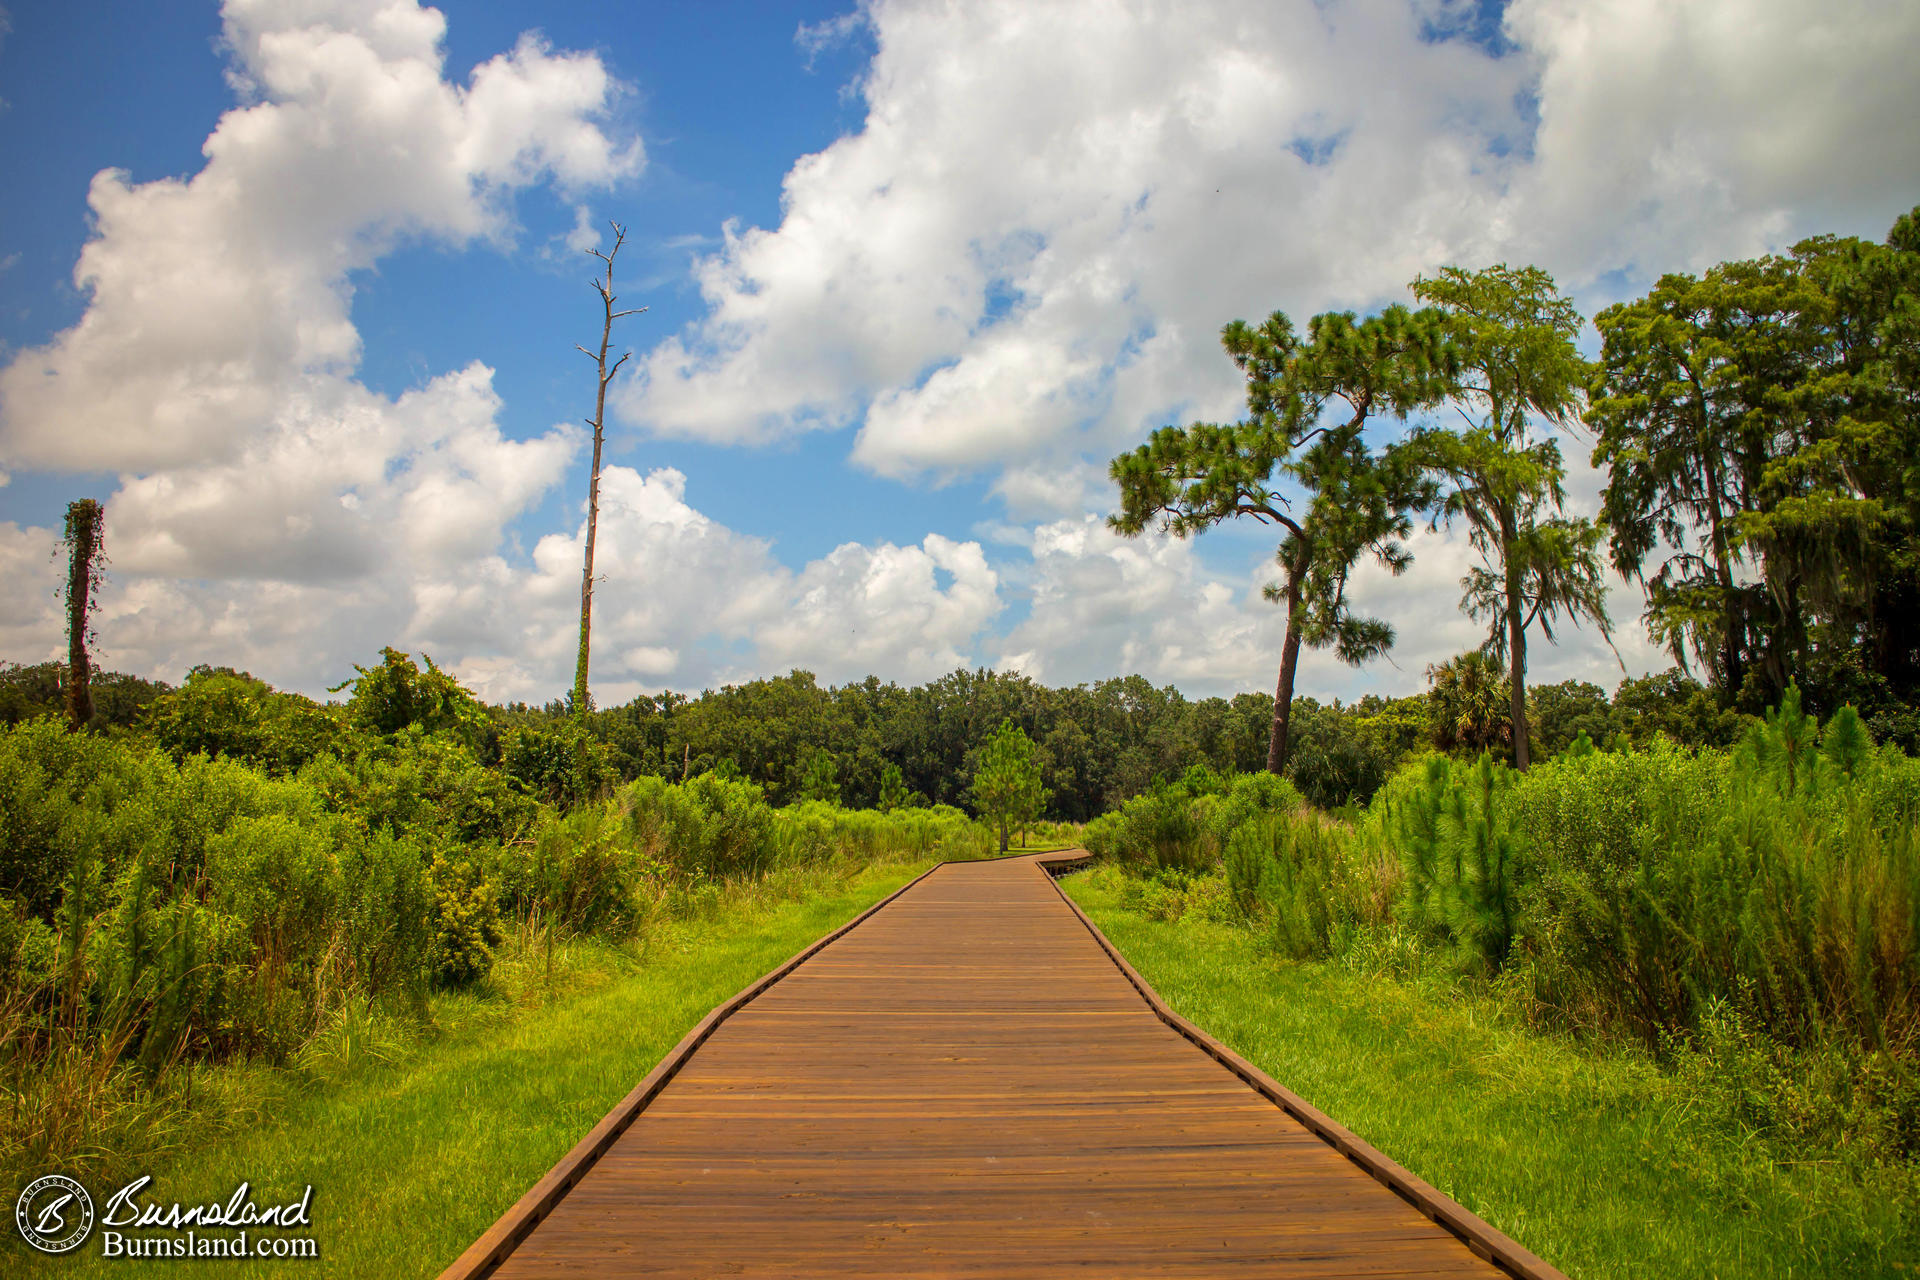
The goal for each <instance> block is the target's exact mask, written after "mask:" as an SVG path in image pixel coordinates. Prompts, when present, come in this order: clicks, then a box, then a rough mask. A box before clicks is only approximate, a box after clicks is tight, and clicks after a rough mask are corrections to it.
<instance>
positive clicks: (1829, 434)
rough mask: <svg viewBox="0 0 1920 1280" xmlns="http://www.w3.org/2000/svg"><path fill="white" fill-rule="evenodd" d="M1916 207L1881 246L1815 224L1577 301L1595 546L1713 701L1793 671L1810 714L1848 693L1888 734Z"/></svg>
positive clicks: (1906, 614) (1910, 681) (1908, 581)
mask: <svg viewBox="0 0 1920 1280" xmlns="http://www.w3.org/2000/svg"><path fill="white" fill-rule="evenodd" d="M1914 225H1915V219H1914V216H1913V215H1912V214H1908V215H1904V216H1903V217H1902V218H1901V219H1900V220H1899V221H1898V222H1896V224H1895V226H1894V228H1893V230H1892V231H1890V232H1889V233H1888V236H1887V240H1886V242H1885V243H1884V244H1872V243H1869V242H1866V241H1862V240H1857V239H1851V238H1838V237H1833V236H1816V237H1813V238H1811V239H1808V240H1803V241H1801V242H1800V243H1798V244H1796V245H1794V246H1793V248H1792V251H1791V252H1790V253H1788V254H1785V255H1773V256H1768V257H1763V258H1758V259H1753V260H1748V261H1738V262H1725V263H1721V264H1719V265H1718V266H1715V267H1713V268H1711V269H1709V270H1708V271H1707V272H1705V273H1704V274H1703V275H1701V276H1699V277H1695V276H1692V275H1686V274H1673V275H1667V276H1663V277H1661V279H1660V280H1659V282H1658V283H1657V284H1656V285H1655V287H1654V288H1653V289H1652V290H1651V291H1649V292H1648V294H1647V295H1646V296H1645V297H1643V298H1640V299H1636V300H1633V301H1631V302H1625V303H1621V304H1619V305H1617V306H1614V307H1610V308H1608V309H1607V310H1606V311H1604V312H1602V313H1601V314H1600V315H1599V316H1597V317H1595V320H1594V323H1595V325H1596V326H1597V327H1598V328H1599V330H1600V332H1601V337H1602V355H1601V363H1600V365H1599V366H1598V367H1597V368H1596V370H1595V374H1594V377H1593V380H1592V383H1591V388H1590V390H1591V395H1592V406H1591V419H1592V421H1593V423H1594V425H1595V426H1596V427H1597V428H1598V431H1597V441H1596V445H1595V449H1594V464H1595V465H1596V466H1602V465H1604V466H1605V467H1606V468H1607V469H1608V482H1607V486H1606V488H1605V489H1604V490H1603V494H1602V504H1603V510H1604V514H1605V517H1606V520H1607V523H1608V525H1609V527H1610V528H1611V530H1612V555H1613V561H1614V565H1615V567H1616V568H1618V569H1619V570H1620V571H1621V572H1622V573H1627V574H1632V575H1634V576H1637V577H1639V578H1640V579H1641V580H1642V581H1643V582H1644V583H1645V584H1646V587H1647V613H1646V620H1647V626H1648V631H1649V633H1650V634H1651V635H1653V636H1654V638H1655V639H1657V640H1660V641H1662V642H1664V643H1665V644H1666V645H1667V647H1668V648H1669V650H1670V651H1671V652H1672V653H1673V655H1674V657H1675V658H1676V660H1678V661H1681V662H1683V663H1684V662H1686V661H1688V660H1689V659H1690V658H1691V659H1692V660H1694V661H1697V662H1698V663H1699V664H1700V665H1701V667H1702V668H1703V669H1704V671H1705V672H1706V673H1707V675H1708V677H1709V678H1710V680H1711V681H1712V683H1713V685H1714V686H1715V689H1716V691H1717V692H1718V693H1719V695H1720V698H1721V701H1722V702H1728V701H1732V700H1735V699H1739V700H1740V701H1741V703H1742V705H1743V706H1745V707H1746V708H1748V709H1755V708H1758V707H1759V706H1762V705H1765V704H1766V703H1768V702H1771V701H1773V700H1775V699H1776V698H1779V697H1781V696H1782V695H1783V694H1784V692H1785V689H1786V685H1787V683H1788V682H1789V681H1797V682H1798V683H1799V684H1800V686H1801V687H1802V689H1803V690H1804V691H1805V692H1806V695H1807V697H1808V698H1809V700H1810V703H1811V705H1812V706H1814V707H1815V708H1817V709H1819V710H1820V711H1821V712H1822V713H1830V712H1831V711H1832V710H1834V709H1835V708H1837V707H1838V706H1840V705H1841V704H1843V703H1845V702H1848V701H1852V702H1855V703H1857V704H1858V705H1859V706H1860V707H1861V708H1862V709H1863V714H1864V715H1865V718H1866V719H1867V720H1868V721H1869V722H1870V723H1874V724H1878V725H1879V726H1880V727H1881V731H1882V733H1883V736H1891V737H1895V738H1896V739H1898V740H1900V741H1902V742H1903V743H1905V744H1906V745H1908V746H1913V745H1915V742H1914V739H1913V735H1914V734H1915V733H1916V731H1917V730H1916V727H1915V721H1914V719H1913V718H1912V717H1911V715H1910V714H1908V712H1907V710H1906V709H1907V708H1910V707H1911V706H1912V705H1913V704H1914V702H1915V701H1916V699H1920V649H1916V647H1915V645H1914V643H1913V641H1912V637H1913V635H1914V634H1915V624H1916V622H1920V557H1916V556H1915V539H1916V537H1920V523H1917V521H1916V516H1917V515H1920V509H1917V508H1916V501H1917V499H1920V490H1917V489H1916V487H1915V485H1914V483H1913V471H1912V459H1913V458H1914V457H1915V456H1916V452H1920V415H1917V414H1916V412H1915V405H1916V404H1920V398H1917V397H1916V389H1917V388H1920V360H1916V358H1915V354H1914V353H1915V351H1916V350H1920V320H1917V319H1916V317H1920V252H1916V246H1915V244H1914V243H1913V238H1912V237H1913V233H1912V228H1913V226H1914ZM1664 548H1672V551H1671V552H1670V553H1669V552H1667V551H1666V550H1664ZM1656 556H1664V559H1661V560H1659V562H1658V568H1657V569H1653V568H1652V567H1651V564H1650V562H1651V561H1653V560H1654V558H1655V557H1656ZM1650 570H1651V572H1650ZM1883 717H1884V718H1883Z"/></svg>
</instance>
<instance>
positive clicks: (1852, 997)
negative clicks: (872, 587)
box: [1088, 690, 1920, 1161]
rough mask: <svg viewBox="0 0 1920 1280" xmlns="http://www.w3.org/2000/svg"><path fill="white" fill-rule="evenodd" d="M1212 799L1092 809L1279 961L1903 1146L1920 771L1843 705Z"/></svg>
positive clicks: (1832, 1129) (1142, 863) (1914, 1020)
mask: <svg viewBox="0 0 1920 1280" xmlns="http://www.w3.org/2000/svg"><path fill="white" fill-rule="evenodd" d="M1236 785H1238V784H1236ZM1222 812H1223V808H1222V805H1221V798H1220V797H1194V796H1191V795H1182V794H1180V793H1179V792H1178V790H1177V789H1174V788H1168V789H1163V790H1162V791H1161V792H1160V793H1158V794H1156V795H1154V796H1152V797H1148V798H1143V799H1142V800H1140V801H1136V802H1133V803H1131V804H1129V805H1128V806H1127V808H1126V809H1125V810H1123V811H1122V812H1120V813H1118V814H1115V815H1110V816H1109V817H1108V818H1107V819H1103V820H1102V823H1101V824H1096V826H1097V827H1099V833H1098V834H1099V836H1100V838H1101V842H1102V848H1103V849H1104V850H1105V851H1106V852H1108V853H1110V854H1112V855H1114V857H1115V860H1116V861H1117V862H1119V863H1120V864H1121V865H1123V866H1125V867H1127V868H1129V869H1131V870H1133V871H1134V872H1135V873H1136V874H1138V875H1143V876H1147V877H1149V878H1152V879H1153V880H1154V882H1155V887H1152V888H1148V889H1143V890H1142V891H1141V892H1142V894H1143V896H1142V897H1141V899H1140V902H1141V903H1142V904H1143V905H1144V906H1145V907H1146V908H1147V914H1149V915H1152V916H1155V917H1157V918H1160V919H1172V918H1175V917H1177V916H1179V915H1180V914H1181V913H1182V911H1183V910H1184V909H1185V905H1184V904H1186V903H1190V904H1205V905H1206V906H1207V907H1208V908H1209V910H1211V908H1212V905H1213V904H1214V903H1215V902H1222V903H1226V904H1228V905H1229V907H1230V912H1229V914H1230V915H1231V916H1232V917H1233V918H1235V919H1237V920H1238V921H1240V922H1241V923H1242V924H1243V925H1244V926H1245V927H1248V928H1251V929H1252V930H1253V931H1254V932H1255V933H1256V935H1257V936H1259V937H1260V938H1261V939H1262V940H1263V944H1264V946H1265V947H1266V950H1267V952H1268V953H1269V954H1271V955H1275V956H1279V957H1282V958H1284V959H1288V960H1319V959H1326V958H1337V959H1341V960H1343V961H1350V962H1351V963H1353V964H1355V965H1357V966H1358V967H1359V968H1361V969H1362V970H1366V969H1370V968H1371V969H1377V970H1378V971H1381V972H1391V973H1395V974H1399V975H1402V976H1405V975H1407V974H1412V973H1419V972H1427V971H1436V970H1437V971H1443V972H1448V973H1451V974H1453V975H1454V976H1455V978H1456V980H1458V981H1460V982H1463V983H1469V984H1480V985H1482V986H1484V987H1485V988H1486V989H1488V990H1492V991H1497V992H1498V993H1500V998H1501V999H1503V1000H1506V1001H1509V1002H1511V1003H1512V1004H1513V1006H1514V1007H1515V1008H1516V1009H1518V1010H1520V1011H1521V1012H1522V1014H1523V1015H1524V1016H1525V1017H1526V1018H1527V1019H1528V1020H1529V1021H1530V1022H1532V1023H1533V1024H1534V1025H1536V1026H1540V1027H1545V1028H1551V1029H1557V1030H1561V1031H1567V1032H1572V1033H1574V1034H1576V1035H1579V1036H1583V1037H1588V1038H1592V1039H1595V1040H1598V1041H1601V1042H1607V1041H1610V1040H1624V1041H1629V1042H1634V1043H1637V1044H1638V1045H1640V1046H1642V1047H1643V1048H1644V1049H1646V1050H1649V1051H1651V1052H1652V1053H1653V1054H1654V1055H1655V1056H1656V1057H1658V1058H1659V1059H1660V1060H1662V1061H1666V1062H1668V1063H1672V1064H1679V1063H1688V1064H1691V1065H1690V1066H1689V1067H1688V1069H1689V1070H1694V1071H1696V1072H1698V1071H1699V1070H1701V1069H1702V1068H1701V1065H1700V1064H1701V1063H1703V1062H1704V1063H1707V1064H1709V1067H1710V1070H1709V1072H1708V1074H1710V1075H1712V1076H1713V1078H1715V1079H1718V1080H1721V1081H1722V1082H1723V1083H1726V1087H1727V1088H1729V1089H1732V1090H1735V1091H1736V1092H1737V1091H1741V1090H1744V1091H1746V1093H1747V1094H1750V1095H1751V1096H1752V1097H1754V1098H1756V1099H1769V1101H1765V1102H1756V1103H1755V1104H1754V1106H1753V1108H1752V1110H1753V1114H1754V1115H1755V1116H1756V1117H1760V1118H1761V1119H1763V1120H1764V1121H1765V1122H1766V1123H1768V1124H1783V1125H1787V1126H1788V1127H1789V1128H1792V1129H1794V1131H1795V1132H1798V1133H1801V1134H1802V1136H1803V1137H1804V1138H1805V1140H1806V1141H1807V1142H1809V1143H1813V1142H1815V1141H1816V1140H1815V1139H1814V1138H1812V1137H1808V1136H1806V1135H1813V1134H1819V1135H1823V1136H1821V1137H1820V1138H1819V1139H1818V1140H1817V1141H1818V1142H1846V1143H1850V1144H1854V1146H1855V1147H1858V1148H1860V1149H1863V1150H1870V1151H1871V1152H1872V1153H1874V1154H1873V1155H1872V1157H1871V1158H1873V1159H1890V1160H1897V1161H1905V1160H1910V1159H1913V1158H1915V1157H1916V1156H1920V762H1917V761H1915V760H1912V759H1909V758H1908V757H1906V756H1905V755H1903V754H1902V753H1901V752H1899V751H1898V750H1896V749H1893V748H1883V749H1879V750H1875V749H1874V748H1873V746H1872V744H1871V743H1870V742H1869V741H1868V740H1867V739H1866V735H1865V733H1864V730H1863V729H1862V727H1861V725H1860V722H1859V719H1858V717H1857V716H1855V715H1854V714H1853V712H1852V711H1851V709H1845V710H1843V711H1841V712H1840V713H1839V714H1837V715H1836V716H1835V717H1834V718H1833V720H1832V721H1831V722H1830V723H1829V724H1827V725H1826V726H1824V727H1822V726H1820V725H1818V724H1817V723H1815V722H1814V721H1813V719H1812V718H1811V717H1809V716H1806V715H1805V714H1803V713H1802V711H1801V708H1800V706H1799V701H1798V695H1797V692H1794V691H1791V690H1790V691H1789V694H1788V695H1787V697H1786V698H1785V699H1784V700H1783V702H1782V705H1781V706H1780V707H1778V708H1776V709H1775V710H1774V711H1773V712H1772V713H1771V714H1770V715H1769V716H1768V718H1767V720H1766V722H1765V723H1764V724H1755V725H1753V726H1752V727H1751V728H1750V730H1749V731H1748V734H1747V736H1746V738H1745V739H1744V740H1743V741H1742V742H1740V743H1739V744H1738V745H1737V746H1736V747H1734V748H1733V749H1731V750H1725V751H1720V750H1710V749H1709V750H1701V751H1699V752H1690V751H1687V750H1685V749H1683V748H1681V747H1678V746H1676V745H1674V744H1672V743H1671V742H1668V741H1666V740H1665V739H1656V740H1655V741H1654V742H1653V743H1652V744H1651V745H1650V746H1648V747H1647V748H1645V749H1641V750H1619V751H1599V750H1596V749H1594V748H1593V746H1592V744H1591V743H1590V742H1588V741H1586V740H1584V738H1582V739H1581V740H1580V741H1578V742H1576V744H1575V746H1574V747H1573V748H1572V749H1570V750H1569V751H1567V752H1564V753H1562V754H1561V755H1559V756H1557V757H1555V758H1554V759H1552V760H1550V761H1547V762H1545V763H1543V764H1540V765H1536V766H1535V767H1534V768H1533V769H1532V770H1531V771H1529V772H1527V773H1524V774H1521V773H1516V772H1514V771H1512V770H1510V769H1508V768H1506V767H1505V766H1504V765H1501V764H1498V763H1496V762H1494V761H1492V760H1490V759H1488V758H1486V757H1484V756H1483V757H1481V758H1480V759H1479V760H1478V761H1475V762H1472V763H1466V762H1462V761H1460V760H1455V759H1449V758H1447V757H1444V756H1428V757H1426V758H1424V759H1421V760H1418V761H1415V762H1413V763H1411V764H1409V765H1408V766H1406V767H1405V768H1403V769H1402V770H1401V771H1400V772H1399V773H1398V774H1396V775H1395V776H1394V777H1393V778H1392V779H1390V780H1389V781H1388V783H1387V785H1386V786H1385V787H1383V788H1382V789H1381V790H1380V792H1379V793H1378V794H1377V795H1376V796H1375V798H1374V800H1373V802H1372V804H1371V805H1370V806H1369V807H1368V809H1366V810H1365V811H1362V812H1359V813H1357V814H1355V815H1353V816H1351V817H1350V818H1336V817H1330V816H1328V815H1325V814H1321V813H1319V812H1317V811H1315V810H1312V809H1310V808H1307V807H1304V806H1301V805H1298V804H1293V805H1288V804H1278V805H1274V806H1272V807H1270V808H1262V809H1259V810H1257V811H1249V810H1243V811H1238V812H1236V813H1235V814H1234V815H1233V817H1232V819H1231V820H1228V821H1225V822H1223V821H1221V820H1220V819H1221V816H1222ZM1168 815H1172V816H1171V817H1169V816H1168ZM1175 819H1178V821H1175ZM1210 820H1211V821H1210ZM1182 823H1184V825H1181V824H1182ZM1176 828H1177V829H1178V831H1179V832H1180V833H1181V834H1180V838H1179V839H1165V840H1163V839H1160V838H1159V837H1160V836H1161V835H1162V833H1165V832H1167V831H1170V830H1175V829H1176ZM1088 843H1089V846H1090V847H1091V846H1092V845H1094V843H1095V832H1094V831H1093V830H1090V831H1089V840H1088ZM1214 850H1217V855H1215V854H1214V852H1213V851H1214ZM1209 864H1211V865H1212V866H1215V867H1217V868H1218V881H1217V883H1218V885H1219V890H1218V892H1217V893H1216V892H1215V891H1214V890H1213V889H1212V888H1210V887H1209V884H1210V883H1213V882H1211V881H1210V880H1209V877H1208V873H1207V871H1206V868H1207V867H1208V866H1209ZM1183 899H1184V901H1183ZM1676 1069H1677V1068H1676ZM1703 1078H1704V1077H1703ZM1730 1081H1737V1082H1738V1083H1737V1084H1736V1083H1727V1082H1730ZM1811 1081H1823V1082H1825V1083H1824V1084H1820V1085H1818V1086H1817V1087H1816V1086H1815V1085H1814V1084H1811V1083H1809V1082H1811ZM1821 1090H1826V1091H1828V1092H1829V1093H1831V1094H1833V1095H1834V1096H1843V1097H1844V1098H1846V1099H1847V1100H1848V1101H1846V1103H1845V1104H1844V1105H1840V1104H1835V1105H1834V1106H1817V1105H1814V1104H1812V1103H1810V1102H1809V1101H1807V1099H1809V1098H1811V1097H1814V1096H1816V1095H1818V1094H1819V1093H1820V1091H1821ZM1784 1117H1798V1118H1797V1119H1792V1120H1791V1121H1789V1120H1788V1119H1786V1118H1784ZM1809 1117H1812V1118H1809ZM1758 1122H1759V1121H1758V1120H1757V1121H1756V1123H1758ZM1862 1144H1864V1145H1862ZM1806 1149H1807V1150H1811V1149H1813V1148H1811V1147H1809V1148H1806Z"/></svg>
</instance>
